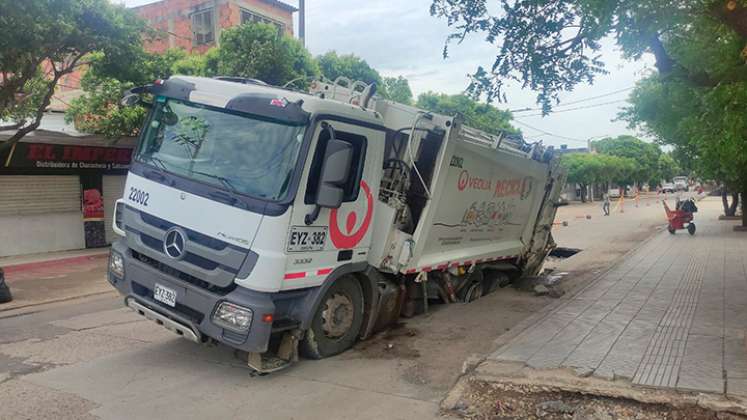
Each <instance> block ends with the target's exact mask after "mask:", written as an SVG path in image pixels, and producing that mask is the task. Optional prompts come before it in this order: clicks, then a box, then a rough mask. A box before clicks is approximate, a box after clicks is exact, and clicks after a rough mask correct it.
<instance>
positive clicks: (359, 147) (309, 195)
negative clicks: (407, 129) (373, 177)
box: [304, 126, 367, 204]
mask: <svg viewBox="0 0 747 420" xmlns="http://www.w3.org/2000/svg"><path fill="white" fill-rule="evenodd" d="M332 127H333V128H334V126H332ZM335 138H336V139H337V140H341V141H344V142H347V143H350V144H351V145H352V146H353V167H352V168H351V170H350V174H351V176H350V179H348V182H347V183H346V184H345V195H344V197H343V202H346V203H347V202H351V201H355V200H357V199H358V191H359V190H360V183H361V178H362V176H363V164H364V161H365V159H366V144H367V140H366V137H364V136H361V135H360V134H354V133H349V132H345V131H339V130H335ZM328 141H329V131H327V130H324V131H322V132H321V133H320V135H319V140H318V141H317V144H316V150H315V151H314V160H313V161H312V163H311V171H310V172H309V181H308V185H307V186H306V195H305V196H304V203H306V204H314V202H315V198H316V192H317V191H316V190H317V188H318V185H317V183H318V180H319V176H320V174H321V171H322V163H323V160H324V152H325V150H326V149H327V142H328Z"/></svg>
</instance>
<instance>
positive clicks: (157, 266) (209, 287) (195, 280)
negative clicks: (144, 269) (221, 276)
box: [130, 250, 236, 296]
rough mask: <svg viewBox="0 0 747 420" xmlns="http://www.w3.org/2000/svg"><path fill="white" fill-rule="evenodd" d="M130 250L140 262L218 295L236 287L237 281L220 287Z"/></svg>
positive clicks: (222, 294)
mask: <svg viewBox="0 0 747 420" xmlns="http://www.w3.org/2000/svg"><path fill="white" fill-rule="evenodd" d="M130 252H132V256H133V257H135V258H136V259H137V260H138V261H140V262H142V263H144V264H147V265H149V266H150V267H153V268H155V269H156V270H158V271H160V272H162V273H164V274H167V275H169V276H171V277H176V278H178V279H179V280H181V281H183V282H185V283H189V284H191V285H193V286H197V287H199V288H201V289H205V290H207V291H209V292H212V293H215V294H218V295H221V296H225V295H227V294H228V293H229V292H231V291H233V290H234V289H235V288H236V283H231V284H230V285H228V286H226V287H218V286H216V285H214V284H210V283H208V282H206V281H204V280H200V279H198V278H197V277H195V276H190V275H189V274H187V273H185V272H182V271H179V270H177V269H175V268H173V267H170V266H168V265H166V264H164V263H162V262H160V261H156V260H154V259H152V258H148V257H147V256H146V255H143V254H141V253H139V252H137V251H133V250H131V251H130Z"/></svg>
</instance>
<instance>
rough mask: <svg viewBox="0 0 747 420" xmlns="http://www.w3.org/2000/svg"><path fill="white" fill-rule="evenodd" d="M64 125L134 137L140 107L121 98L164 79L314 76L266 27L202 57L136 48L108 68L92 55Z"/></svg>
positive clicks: (106, 59)
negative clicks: (176, 76)
mask: <svg viewBox="0 0 747 420" xmlns="http://www.w3.org/2000/svg"><path fill="white" fill-rule="evenodd" d="M90 61H91V65H90V68H89V70H88V71H87V72H86V74H85V75H84V76H83V80H82V83H81V87H82V88H83V90H84V92H85V94H84V95H83V96H82V97H80V98H78V99H75V100H74V101H73V102H72V104H71V107H70V109H69V110H68V111H67V113H66V119H67V120H68V121H72V122H74V123H75V126H76V128H77V129H79V130H81V131H85V132H88V133H92V134H102V135H105V136H107V137H113V138H116V137H121V136H132V135H137V133H138V131H139V129H140V127H141V126H142V123H143V118H144V117H145V115H146V112H145V109H144V108H143V107H140V106H137V107H134V108H124V107H121V106H120V105H119V100H120V98H121V97H122V94H123V93H124V92H125V91H126V90H127V89H130V88H132V87H133V86H139V85H144V84H147V83H151V82H153V81H154V80H156V79H165V78H168V77H170V76H171V75H173V74H182V75H194V76H206V77H213V76H217V75H231V76H237V77H248V78H253V79H259V80H262V81H264V82H267V83H270V84H274V85H281V86H282V85H284V84H286V83H289V84H294V85H295V86H297V87H304V86H306V85H308V83H309V82H310V80H311V79H313V78H315V77H317V76H318V74H319V69H318V66H317V65H316V63H315V61H314V60H313V58H312V57H311V55H310V54H309V53H308V51H306V49H304V47H303V46H302V45H301V44H300V43H299V42H298V41H297V40H295V39H293V38H291V37H289V36H287V35H284V34H282V35H281V34H278V31H277V28H276V27H274V26H271V25H265V24H255V23H252V24H247V25H242V26H238V27H234V28H230V29H225V30H223V32H222V33H221V43H220V47H216V48H212V49H210V50H208V51H207V52H206V53H205V54H202V55H188V54H187V53H185V52H184V51H182V50H176V49H171V50H168V51H166V53H164V54H153V53H148V52H146V51H145V50H144V49H143V48H142V45H141V44H138V46H137V48H133V50H132V51H131V54H130V56H129V57H127V58H125V59H120V60H118V61H119V62H120V63H122V65H119V66H113V65H112V63H113V62H114V61H115V60H113V59H112V58H111V57H110V56H109V55H108V54H107V53H99V54H95V55H93V56H92V58H91V60H90Z"/></svg>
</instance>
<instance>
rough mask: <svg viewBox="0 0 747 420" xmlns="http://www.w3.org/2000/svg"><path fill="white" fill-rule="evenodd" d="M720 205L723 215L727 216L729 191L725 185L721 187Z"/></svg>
mask: <svg viewBox="0 0 747 420" xmlns="http://www.w3.org/2000/svg"><path fill="white" fill-rule="evenodd" d="M721 205H723V206H724V216H729V193H728V192H727V191H726V186H725V185H724V186H723V188H721Z"/></svg>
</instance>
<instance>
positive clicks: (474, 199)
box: [107, 76, 564, 373]
mask: <svg viewBox="0 0 747 420" xmlns="http://www.w3.org/2000/svg"><path fill="white" fill-rule="evenodd" d="M122 103H123V104H124V105H135V104H144V105H146V106H147V107H149V108H150V110H149V113H148V116H147V120H146V122H145V124H144V126H143V128H142V130H141V133H140V138H139V143H138V146H137V148H136V150H135V152H134V154H133V160H132V164H131V167H130V169H129V173H128V175H127V181H126V186H125V192H124V196H123V197H122V199H120V200H119V201H118V202H117V204H116V207H115V214H114V216H113V217H114V220H113V227H114V229H115V231H116V232H117V233H118V234H119V235H120V236H121V239H120V240H118V241H116V242H115V243H113V245H112V247H111V254H110V258H109V269H108V275H107V277H108V281H109V282H110V283H111V284H112V285H113V286H114V287H115V288H116V289H117V290H118V291H119V292H120V293H121V294H122V295H123V296H124V304H125V305H126V306H128V307H129V308H131V309H133V310H134V311H135V312H136V313H138V314H140V315H142V316H144V317H145V318H148V319H150V320H152V321H154V322H156V323H157V324H159V325H162V326H163V327H165V328H167V329H169V330H171V331H173V332H175V333H176V334H178V335H180V336H182V337H184V338H186V339H189V340H191V341H194V342H196V343H222V344H225V345H227V346H230V347H233V348H235V349H237V350H239V351H240V352H239V353H240V354H243V355H245V357H246V363H247V364H248V365H249V366H250V367H251V368H252V369H254V370H255V371H256V372H262V373H265V372H272V371H274V370H277V369H280V368H283V367H285V366H287V365H288V364H290V363H292V362H294V361H296V360H298V357H299V353H301V354H302V355H305V356H306V357H309V358H313V359H319V358H325V357H329V356H333V355H336V354H338V353H341V352H343V351H345V350H346V349H348V348H350V347H351V346H352V345H353V344H354V343H355V342H356V341H357V340H363V339H366V338H368V337H370V336H371V335H372V334H374V333H375V332H377V331H381V330H383V329H385V328H386V327H387V325H390V324H391V323H393V322H395V321H396V320H397V319H398V318H400V317H403V316H404V317H409V316H414V315H416V314H418V313H422V312H425V311H428V306H429V305H433V304H436V303H439V302H443V303H451V302H470V301H473V300H475V299H478V298H480V297H481V296H483V295H486V294H488V293H490V292H493V291H495V290H496V289H497V288H499V287H501V286H505V285H507V284H509V283H510V282H511V281H512V280H513V279H515V278H518V277H520V276H522V275H534V274H536V273H537V272H538V271H539V270H540V268H541V266H542V263H543V260H544V259H545V257H546V256H547V254H548V253H549V252H550V251H551V250H552V249H553V247H554V242H553V240H552V236H551V227H552V222H553V219H554V217H555V211H556V205H557V201H558V197H559V194H560V192H561V189H562V187H563V183H564V180H563V176H564V175H563V172H562V170H561V169H560V167H559V165H558V159H557V158H556V157H555V155H554V153H553V150H552V148H551V147H544V146H543V145H542V144H540V143H534V144H528V143H526V142H525V141H524V140H523V139H522V138H521V136H520V135H517V134H515V133H510V132H506V133H500V134H498V135H496V134H488V133H485V132H482V131H480V130H477V129H474V128H471V127H468V126H466V125H465V124H464V123H463V122H462V121H461V120H460V118H458V117H452V116H446V115H439V114H437V113H433V112H428V111H426V110H422V109H418V108H416V107H412V106H407V105H403V104H400V103H396V102H392V101H389V100H384V99H381V98H379V97H378V96H377V95H376V87H375V85H366V84H363V83H361V82H351V81H349V80H344V79H338V80H336V81H334V82H332V81H315V82H312V83H311V84H310V86H308V87H307V89H306V90H305V91H304V92H299V91H296V90H291V89H286V88H279V87H273V86H269V85H267V84H265V83H263V82H261V81H258V80H252V79H242V78H233V77H220V78H201V77H187V76H172V77H171V78H169V79H167V80H159V81H156V82H154V83H153V84H151V85H147V86H142V87H138V88H135V89H133V90H131V91H130V92H128V93H127V95H126V96H125V97H124V98H123V100H122Z"/></svg>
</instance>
